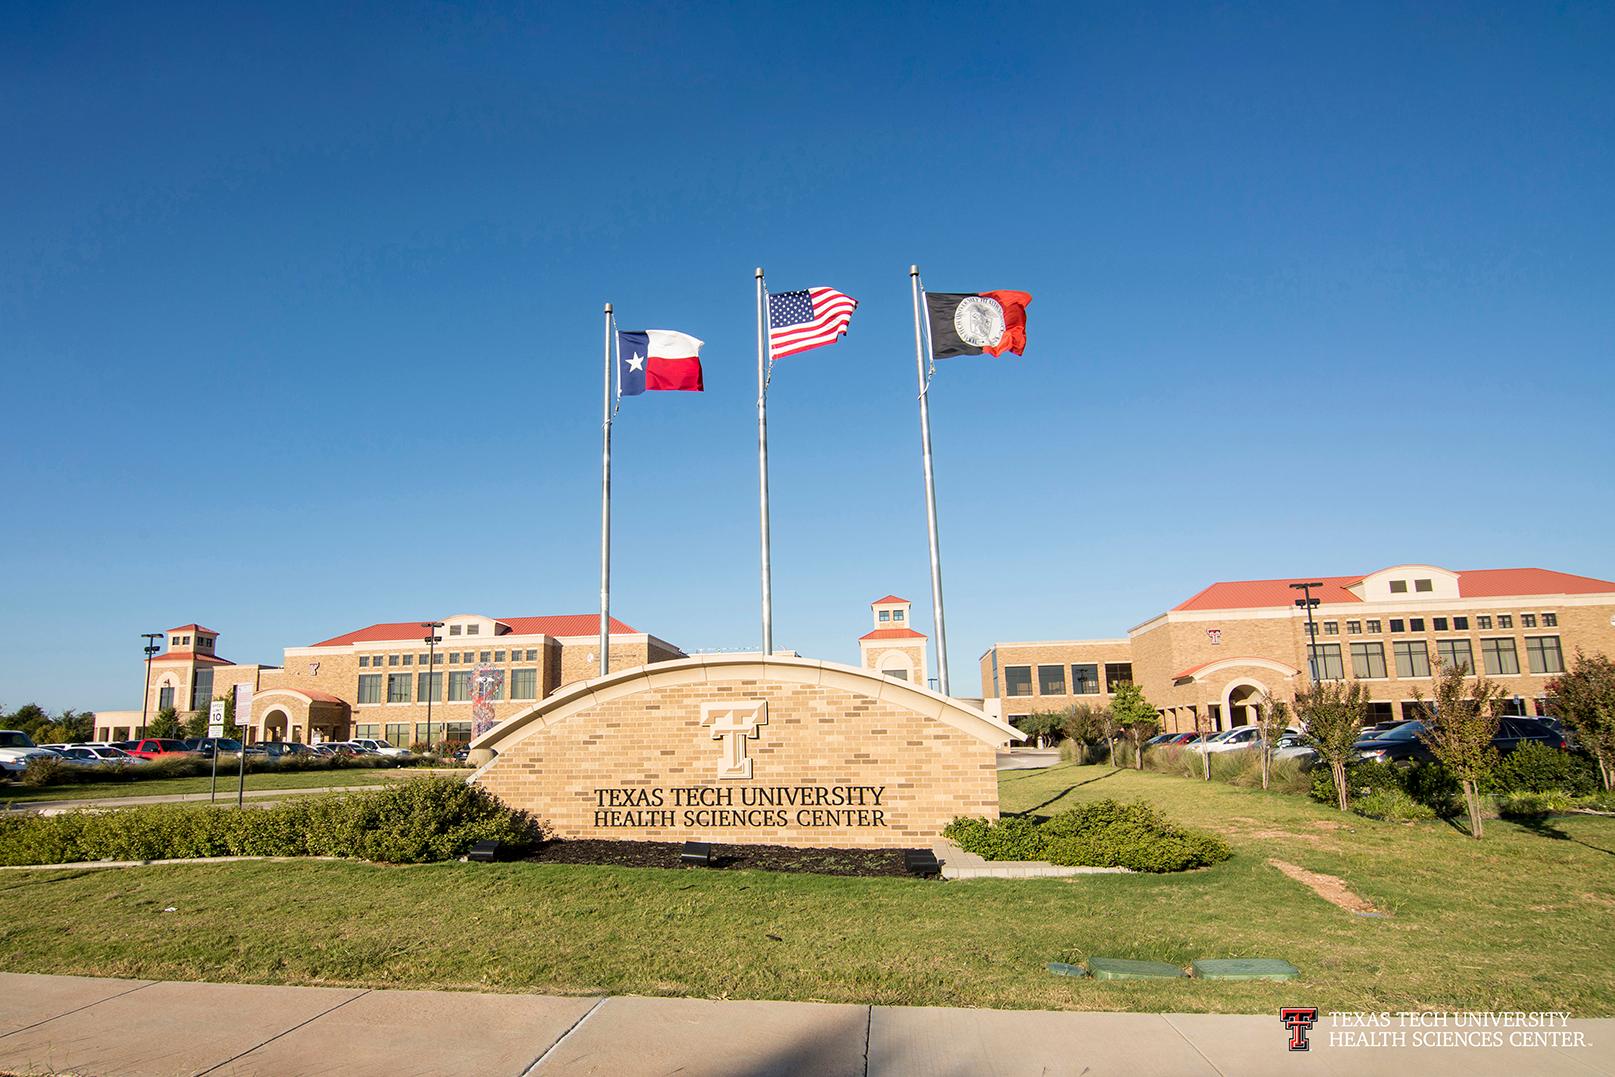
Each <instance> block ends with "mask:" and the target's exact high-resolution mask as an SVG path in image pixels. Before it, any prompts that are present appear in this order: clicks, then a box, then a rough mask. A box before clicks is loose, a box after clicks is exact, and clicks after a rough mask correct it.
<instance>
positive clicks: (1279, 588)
mask: <svg viewBox="0 0 1615 1077" xmlns="http://www.w3.org/2000/svg"><path fill="white" fill-rule="evenodd" d="M1318 579H1319V580H1321V582H1322V583H1323V586H1322V587H1315V588H1313V589H1312V597H1314V598H1316V599H1318V600H1320V601H1322V602H1325V603H1329V602H1361V601H1362V599H1360V598H1358V597H1357V596H1356V595H1354V594H1352V593H1351V592H1350V591H1348V590H1346V588H1348V587H1350V586H1351V585H1352V584H1355V583H1358V582H1359V581H1361V580H1362V579H1363V577H1362V576H1322V577H1318ZM1299 582H1301V581H1300V578H1299V577H1295V578H1291V579H1282V580H1232V581H1228V582H1225V583H1214V584H1212V585H1211V586H1210V587H1207V588H1206V589H1205V590H1203V591H1201V592H1200V593H1199V594H1197V595H1194V596H1193V597H1192V598H1189V599H1186V600H1185V601H1183V602H1181V603H1179V604H1178V605H1176V606H1174V607H1173V609H1175V610H1246V609H1267V608H1271V607H1279V606H1292V605H1294V604H1295V600H1296V599H1297V598H1299V597H1300V596H1301V592H1300V591H1296V590H1292V589H1291V587H1290V584H1292V583H1299ZM1458 594H1459V596H1460V597H1462V598H1505V597H1511V596H1514V595H1596V594H1615V583H1612V582H1610V581H1609V580H1596V579H1593V578H1592V577H1591V576H1575V575H1572V574H1571V573H1568V572H1554V571H1553V570H1551V569H1545V568H1481V569H1470V570H1468V571H1466V572H1460V573H1458ZM1410 597H1411V596H1410Z"/></svg>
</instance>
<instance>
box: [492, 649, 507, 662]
mask: <svg viewBox="0 0 1615 1077" xmlns="http://www.w3.org/2000/svg"><path fill="white" fill-rule="evenodd" d="M493 660H494V661H495V662H503V661H504V660H505V652H504V651H495V652H494V653H493Z"/></svg>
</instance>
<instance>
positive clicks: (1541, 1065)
mask: <svg viewBox="0 0 1615 1077" xmlns="http://www.w3.org/2000/svg"><path fill="white" fill-rule="evenodd" d="M1304 993H1305V992H1304V989H1298V997H1297V999H1296V1004H1297V1005H1306V1004H1307V1003H1306V999H1305V998H1304V997H1300V996H1302V995H1304ZM1560 1031H1566V1030H1560ZM1568 1031H1569V1032H1570V1033H1572V1034H1576V1033H1579V1034H1580V1035H1581V1036H1582V1037H1583V1038H1584V1039H1585V1045H1584V1046H1558V1047H1555V1046H1541V1047H1530V1048H1525V1047H1507V1046H1504V1047H1497V1048H1485V1047H1467V1048H1466V1047H1414V1046H1408V1047H1404V1048H1400V1049H1398V1048H1374V1047H1331V1046H1330V1045H1329V1043H1328V1040H1329V1031H1328V1016H1327V1015H1325V1016H1324V1019H1323V1021H1321V1022H1320V1023H1319V1025H1318V1027H1317V1028H1315V1029H1314V1030H1313V1032H1312V1034H1311V1040H1312V1044H1313V1048H1312V1050H1311V1051H1309V1052H1307V1053H1292V1052H1289V1051H1287V1050H1286V1047H1285V1043H1286V1039H1287V1037H1288V1035H1289V1034H1288V1032H1286V1031H1285V1029H1284V1028H1283V1027H1282V1025H1281V1024H1280V1022H1279V1019H1278V1016H1277V1014H1274V1015H1270V1016H1224V1015H1212V1014H1140V1013H1055V1012H1048V1011H1041V1010H966V1009H940V1008H936V1009H932V1008H914V1007H891V1006H860V1005H822V1004H818V1003H808V1002H731V1001H724V1002H718V1001H710V1000H705V999H682V998H636V997H622V998H605V999H601V998H553V997H549V996H544V995H488V994H472V993H469V992H449V991H368V990H363V989H353V988H329V987H260V986H254V985H248V984H199V983H166V982H153V981H149V980H102V979H90V978H86V977H78V976H32V975H16V974H11V973H0V1072H4V1073H19V1074H35V1073H56V1074H62V1073H72V1074H84V1075H97V1077H102V1075H104V1077H125V1075H127V1077H138V1075H146V1074H152V1075H161V1077H170V1075H198V1074H204V1073H205V1074H263V1075H276V1077H283V1075H301V1074H322V1073H330V1074H336V1073H341V1074H344V1075H353V1077H359V1075H364V1074H377V1075H382V1074H386V1075H389V1077H391V1075H398V1074H478V1075H481V1074H504V1075H509V1077H519V1075H524V1074H599V1075H602V1077H607V1075H610V1077H618V1075H629V1077H631V1075H635V1074H667V1073H674V1072H677V1073H680V1074H687V1075H697V1074H699V1075H735V1077H739V1075H746V1077H758V1075H779V1077H793V1075H815V1074H825V1075H838V1077H839V1075H857V1077H863V1075H869V1074H875V1075H880V1077H896V1075H900V1074H901V1075H907V1074H926V1075H936V1077H943V1075H946V1077H953V1075H958V1077H966V1075H972V1074H982V1073H990V1074H995V1075H1006V1077H1007V1075H1018V1074H1073V1075H1075V1074H1107V1073H1118V1074H1129V1075H1132V1074H1160V1075H1163V1077H1166V1075H1177V1074H1225V1075H1233V1074H1238V1075H1241V1077H1243V1075H1261V1074H1297V1073H1304V1074H1320V1075H1328V1077H1347V1075H1352V1077H1358V1075H1375V1074H1407V1073H1417V1074H1420V1075H1421V1077H1422V1075H1426V1074H1428V1075H1433V1077H1441V1075H1452V1077H1459V1075H1462V1077H1478V1075H1487V1074H1522V1073H1530V1074H1541V1075H1546V1077H1556V1075H1561V1074H1562V1075H1564V1077H1586V1075H1589V1074H1615V1020H1572V1021H1571V1022H1570V1025H1569V1028H1568ZM1504 1036H1505V1039H1506V1036H1507V1033H1506V1032H1505V1033H1504Z"/></svg>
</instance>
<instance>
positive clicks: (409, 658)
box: [404, 654, 415, 666]
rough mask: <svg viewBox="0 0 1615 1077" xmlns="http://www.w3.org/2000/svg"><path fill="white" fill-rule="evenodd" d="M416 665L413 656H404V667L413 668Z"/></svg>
mask: <svg viewBox="0 0 1615 1077" xmlns="http://www.w3.org/2000/svg"><path fill="white" fill-rule="evenodd" d="M414 664H415V656H414V655H412V654H406V655H405V656H404V665H406V666H413V665H414Z"/></svg>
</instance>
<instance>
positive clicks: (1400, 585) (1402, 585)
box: [1391, 580, 1408, 595]
mask: <svg viewBox="0 0 1615 1077" xmlns="http://www.w3.org/2000/svg"><path fill="white" fill-rule="evenodd" d="M1407 593H1408V581H1406V580H1392V581H1391V594H1393V595H1405V594H1407Z"/></svg>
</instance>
